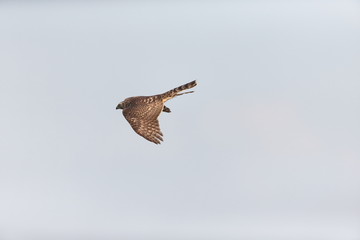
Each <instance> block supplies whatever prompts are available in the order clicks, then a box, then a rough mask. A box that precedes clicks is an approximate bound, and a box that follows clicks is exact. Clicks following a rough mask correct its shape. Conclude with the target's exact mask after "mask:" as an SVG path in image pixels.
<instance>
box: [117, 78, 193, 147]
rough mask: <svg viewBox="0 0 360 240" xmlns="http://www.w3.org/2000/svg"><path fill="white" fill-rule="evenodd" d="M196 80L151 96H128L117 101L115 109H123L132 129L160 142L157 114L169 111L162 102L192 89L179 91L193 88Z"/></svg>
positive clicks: (149, 139) (161, 139) (153, 140)
mask: <svg viewBox="0 0 360 240" xmlns="http://www.w3.org/2000/svg"><path fill="white" fill-rule="evenodd" d="M196 85H197V83H196V81H192V82H189V83H187V84H184V85H181V86H180V87H177V88H174V89H172V90H170V91H167V92H165V93H162V94H158V95H153V96H138V97H129V98H126V99H125V100H124V101H122V102H121V103H119V104H118V105H117V107H116V109H123V115H124V117H125V118H126V120H127V121H128V122H129V123H130V125H131V127H132V128H133V129H134V131H135V132H136V133H137V134H139V135H140V136H142V137H144V138H145V139H147V140H148V141H150V142H153V143H156V144H160V142H161V141H163V138H162V136H163V134H162V132H161V130H160V125H159V121H158V119H157V118H158V116H159V115H160V113H161V112H168V113H169V112H171V111H170V109H169V108H168V107H166V106H165V105H164V104H165V102H166V101H168V100H170V99H172V98H174V97H176V96H180V95H183V94H187V93H192V92H193V91H189V92H184V93H180V92H182V91H184V90H187V89H190V88H193V87H195V86H196Z"/></svg>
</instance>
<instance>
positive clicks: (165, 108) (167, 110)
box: [163, 105, 171, 113]
mask: <svg viewBox="0 0 360 240" xmlns="http://www.w3.org/2000/svg"><path fill="white" fill-rule="evenodd" d="M163 112H167V113H169V112H171V111H170V108H168V107H167V106H165V105H164V108H163Z"/></svg>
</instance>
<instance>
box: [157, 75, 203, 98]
mask: <svg viewBox="0 0 360 240" xmlns="http://www.w3.org/2000/svg"><path fill="white" fill-rule="evenodd" d="M196 85H197V83H196V80H195V81H192V82H189V83H187V84H184V85H181V86H180V87H177V88H174V89H172V90H170V91H167V92H166V93H163V94H161V95H160V96H161V98H162V99H163V101H164V102H166V101H167V100H170V99H172V98H174V97H176V96H180V95H183V94H187V93H193V92H194V91H189V92H184V93H179V92H181V91H184V90H187V89H190V88H193V87H195V86H196Z"/></svg>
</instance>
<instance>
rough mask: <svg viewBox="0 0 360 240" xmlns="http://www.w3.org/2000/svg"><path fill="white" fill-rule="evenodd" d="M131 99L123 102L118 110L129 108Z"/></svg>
mask: <svg viewBox="0 0 360 240" xmlns="http://www.w3.org/2000/svg"><path fill="white" fill-rule="evenodd" d="M131 99H132V98H126V99H125V100H124V101H122V102H121V103H119V104H118V105H117V106H116V109H124V108H127V107H129V106H130V105H131Z"/></svg>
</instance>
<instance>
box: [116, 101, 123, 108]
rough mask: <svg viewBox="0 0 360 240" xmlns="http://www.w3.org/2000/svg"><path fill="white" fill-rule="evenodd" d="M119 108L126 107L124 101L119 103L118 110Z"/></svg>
mask: <svg viewBox="0 0 360 240" xmlns="http://www.w3.org/2000/svg"><path fill="white" fill-rule="evenodd" d="M117 109H124V102H121V103H119V104H118V105H117V106H116V110H117Z"/></svg>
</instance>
